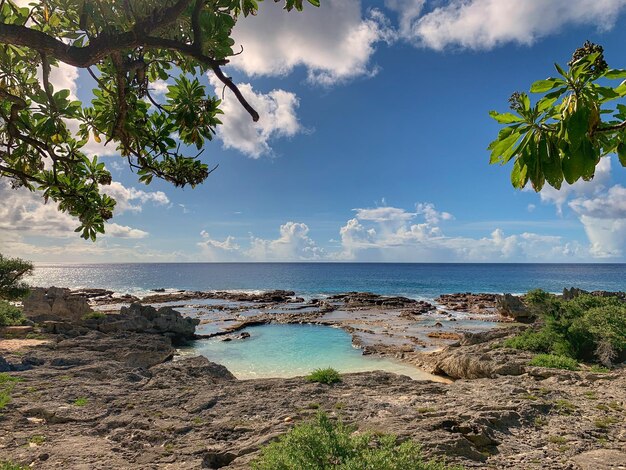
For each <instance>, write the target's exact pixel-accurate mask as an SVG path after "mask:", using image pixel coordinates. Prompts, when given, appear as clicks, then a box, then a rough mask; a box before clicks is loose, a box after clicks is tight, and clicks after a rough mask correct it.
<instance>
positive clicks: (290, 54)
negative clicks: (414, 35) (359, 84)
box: [231, 0, 392, 85]
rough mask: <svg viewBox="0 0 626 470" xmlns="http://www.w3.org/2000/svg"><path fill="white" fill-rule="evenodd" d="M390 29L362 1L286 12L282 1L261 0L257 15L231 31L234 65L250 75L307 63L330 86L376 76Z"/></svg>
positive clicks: (333, 1) (335, 0)
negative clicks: (374, 63)
mask: <svg viewBox="0 0 626 470" xmlns="http://www.w3.org/2000/svg"><path fill="white" fill-rule="evenodd" d="M391 36H392V33H391V30H390V28H389V26H388V24H387V20H386V19H385V18H384V16H383V15H382V13H380V11H377V10H372V11H370V12H369V13H368V16H367V17H366V18H364V17H363V14H362V9H361V2H360V0H327V1H325V2H324V3H323V5H322V6H321V7H320V8H314V7H312V6H310V5H307V6H306V12H304V13H302V14H298V13H297V12H290V13H288V12H286V11H285V10H283V9H282V8H281V5H280V4H276V3H274V2H263V3H261V4H260V5H259V13H258V15H257V16H256V17H249V18H242V19H240V20H239V21H238V22H237V25H236V26H235V29H234V31H233V37H234V39H235V41H236V46H235V49H238V48H239V46H240V45H241V46H243V53H242V54H240V55H238V56H235V57H233V59H232V62H231V63H232V65H233V66H234V67H236V68H238V69H240V70H243V71H244V72H245V73H247V74H248V75H250V76H256V75H285V74H287V73H289V72H291V71H292V70H293V69H294V68H295V67H297V66H304V67H306V70H307V73H308V80H309V81H310V82H311V83H316V84H322V85H330V84H333V83H336V82H340V81H344V80H347V79H351V78H353V77H357V76H361V75H369V74H372V73H373V72H374V71H375V69H372V68H371V67H369V61H370V58H371V56H372V54H373V53H374V49H375V44H376V43H377V42H379V41H389V40H390V39H391Z"/></svg>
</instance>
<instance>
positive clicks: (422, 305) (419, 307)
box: [400, 300, 437, 318]
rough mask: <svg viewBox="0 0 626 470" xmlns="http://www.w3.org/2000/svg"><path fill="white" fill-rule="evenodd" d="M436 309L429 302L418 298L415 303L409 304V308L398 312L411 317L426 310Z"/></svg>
mask: <svg viewBox="0 0 626 470" xmlns="http://www.w3.org/2000/svg"><path fill="white" fill-rule="evenodd" d="M435 310H437V307H435V306H434V305H433V304H431V303H429V302H425V301H423V300H419V301H417V302H416V303H415V305H413V306H411V308H408V309H405V310H402V311H401V312H400V316H403V317H407V318H411V317H413V316H415V315H423V314H425V313H428V312H433V311H435Z"/></svg>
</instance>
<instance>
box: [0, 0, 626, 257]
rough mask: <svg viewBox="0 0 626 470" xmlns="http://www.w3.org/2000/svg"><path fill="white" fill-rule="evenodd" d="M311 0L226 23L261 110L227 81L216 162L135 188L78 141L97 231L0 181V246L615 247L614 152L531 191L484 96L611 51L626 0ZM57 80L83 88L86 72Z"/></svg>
mask: <svg viewBox="0 0 626 470" xmlns="http://www.w3.org/2000/svg"><path fill="white" fill-rule="evenodd" d="M322 3H323V5H322V7H321V8H320V9H319V11H317V10H314V9H312V8H307V9H306V11H305V12H304V13H301V14H296V13H291V14H286V13H284V12H282V11H281V10H280V9H279V8H277V7H276V6H275V5H274V4H273V2H269V3H268V4H266V5H265V4H264V5H262V8H261V11H260V13H259V15H258V17H255V18H251V19H248V20H245V21H243V22H241V23H240V24H238V26H237V29H236V31H235V38H236V39H237V41H238V42H239V43H241V44H243V46H244V53H243V54H242V55H241V56H238V57H237V58H236V59H235V60H234V62H233V66H232V67H230V68H229V70H228V72H229V74H230V75H232V76H233V77H234V79H235V81H236V82H238V83H240V84H241V86H242V90H243V91H244V93H246V96H248V97H250V99H251V101H252V102H253V104H256V105H257V107H258V108H259V110H260V111H261V121H260V124H259V125H258V126H256V127H255V126H254V125H253V124H252V123H251V122H250V121H249V120H248V119H246V116H245V115H244V114H243V111H242V110H241V109H240V108H239V106H238V104H237V103H236V101H234V99H233V97H232V96H229V95H228V94H227V95H226V97H225V103H224V110H225V112H226V114H225V118H224V122H225V124H224V126H223V128H222V129H221V130H220V131H219V134H218V136H219V138H218V139H216V140H214V141H213V142H211V143H209V144H208V145H207V146H206V149H205V153H204V159H205V160H206V161H207V163H209V164H219V168H218V170H217V171H215V172H214V173H213V174H212V175H211V176H210V177H209V179H208V180H207V181H206V182H205V183H204V184H203V185H201V186H199V187H197V188H196V189H193V190H192V189H184V190H180V189H176V188H174V187H172V186H170V185H168V184H166V183H163V182H154V183H153V184H151V185H150V186H147V187H146V186H144V185H142V184H140V183H138V182H137V178H136V176H135V175H134V174H132V173H131V172H130V171H129V170H128V169H127V168H126V166H125V165H124V161H123V160H122V159H121V158H120V157H119V156H116V155H103V153H104V154H108V153H111V151H110V149H109V150H107V149H104V150H103V149H101V148H99V146H97V145H95V144H93V152H95V153H97V154H99V155H103V156H102V157H101V158H103V161H105V163H106V164H107V166H108V167H109V168H110V169H111V171H112V174H113V177H114V180H115V183H114V185H113V187H112V188H110V189H108V190H107V191H111V193H112V195H114V196H116V197H117V199H118V201H119V203H118V210H117V213H116V215H115V217H114V219H113V220H112V222H113V224H114V225H112V226H111V227H110V230H109V235H107V236H105V237H102V239H101V240H99V241H98V242H97V243H95V244H93V243H91V242H85V241H82V240H79V239H77V237H76V236H75V235H74V234H73V232H72V230H71V229H72V228H73V227H75V226H76V223H75V222H74V221H72V220H70V219H69V218H68V217H65V216H62V215H58V214H57V213H56V212H55V209H54V207H51V206H42V205H41V204H40V203H39V201H38V200H37V199H36V198H33V197H32V196H31V195H29V194H24V193H16V192H8V190H7V189H6V188H4V189H3V188H0V191H4V193H5V194H6V195H7V196H8V197H7V198H5V200H7V201H8V204H6V205H5V207H4V209H2V208H0V242H2V244H3V245H5V246H6V251H7V252H8V253H11V254H18V255H21V256H25V257H27V258H30V259H34V260H35V261H42V262H45V261H51V262H56V261H72V262H92V261H93V262H99V261H271V260H277V261H301V260H311V261H315V260H326V261H415V262H419V261H461V262H462V261H493V262H499V261H502V262H518V261H531V262H537V261H555V262H579V261H584V262H592V261H598V262H606V261H609V262H623V261H625V253H626V251H624V250H625V249H626V242H625V241H624V240H626V190H625V189H624V186H626V172H625V171H624V170H623V169H622V168H621V166H620V164H619V162H618V161H617V159H615V158H613V159H608V158H607V159H606V160H605V161H603V162H602V163H601V165H600V167H599V170H598V175H597V178H596V179H595V180H594V181H593V182H591V183H582V184H581V183H577V184H576V185H575V186H574V187H566V188H565V189H563V190H562V191H561V192H556V191H550V190H545V191H544V192H542V193H541V194H539V195H538V194H535V193H534V192H532V191H521V192H520V191H516V190H514V189H513V188H512V187H511V185H510V182H509V172H510V168H509V167H499V166H490V165H488V152H487V151H486V147H487V145H488V144H489V142H490V141H491V140H492V139H493V138H494V136H495V135H496V133H497V131H498V126H497V124H496V123H495V122H493V121H491V119H490V118H489V116H488V111H489V110H492V109H497V110H501V111H504V110H506V108H507V106H508V103H507V99H508V97H509V96H510V94H511V93H512V92H513V91H516V90H527V89H528V88H529V86H530V84H531V83H532V82H533V81H535V80H537V79H541V78H546V77H547V76H549V75H553V74H554V73H553V65H552V64H553V62H555V61H558V62H560V63H562V64H564V63H566V62H567V61H568V60H569V58H570V56H571V53H572V52H573V50H574V49H576V48H577V47H579V46H580V45H581V44H582V43H583V42H584V41H585V40H586V39H589V40H591V41H594V42H597V43H600V44H602V45H603V46H604V47H605V55H606V59H607V61H608V62H609V64H610V65H612V66H614V67H618V68H619V67H622V68H623V67H626V56H625V55H624V53H623V44H624V42H625V41H626V28H625V27H624V26H625V25H626V15H624V13H625V12H626V2H624V1H622V0H595V1H590V0H573V1H572V0H524V1H513V0H469V1H465V2H461V1H457V0H448V1H432V0H431V1H426V2H424V1H421V0H393V1H392V0H388V1H387V2H382V1H381V2H374V1H372V2H370V1H367V2H366V1H364V2H359V1H358V0H332V1H331V0H328V1H326V2H322ZM55 77H56V80H57V82H56V83H57V84H58V86H64V87H69V88H71V89H72V90H73V92H74V93H75V94H76V95H77V96H78V97H81V98H88V97H89V93H90V89H91V88H92V86H93V82H92V81H91V79H90V78H89V77H88V76H85V75H83V74H82V72H81V73H78V72H76V71H75V70H71V69H70V68H68V67H67V66H65V67H64V68H63V69H62V70H58V71H57V73H56V75H55ZM212 83H214V80H213V81H211V79H210V78H209V77H207V79H206V84H207V87H208V89H209V90H210V91H211V92H212V93H213V92H214V91H215V89H214V86H213V85H212ZM159 85H161V87H160V88H159V87H158V86H157V88H156V89H155V90H154V91H155V93H157V94H158V92H159V91H160V90H161V91H162V89H163V85H165V84H159ZM218 91H219V92H220V93H221V90H218ZM3 219H4V220H5V221H7V222H8V221H10V222H11V224H9V223H5V224H2V220H3ZM3 251H5V249H4V248H3Z"/></svg>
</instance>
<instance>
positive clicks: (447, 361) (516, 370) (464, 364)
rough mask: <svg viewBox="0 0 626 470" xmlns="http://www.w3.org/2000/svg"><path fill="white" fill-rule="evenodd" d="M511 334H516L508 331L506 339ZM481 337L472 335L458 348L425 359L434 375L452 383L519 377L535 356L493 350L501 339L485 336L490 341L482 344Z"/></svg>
mask: <svg viewBox="0 0 626 470" xmlns="http://www.w3.org/2000/svg"><path fill="white" fill-rule="evenodd" d="M512 331H517V330H510V329H509V330H508V331H507V332H506V333H507V335H510V334H511V333H512ZM481 336H482V335H473V336H471V337H469V338H465V339H463V340H461V341H460V342H459V343H458V345H452V346H448V347H447V348H445V349H444V350H442V351H440V352H437V353H433V354H431V355H429V356H427V357H426V359H427V361H426V362H427V363H429V364H430V366H431V368H432V372H433V373H435V374H440V375H447V376H448V377H451V378H453V379H480V378H493V377H497V376H499V375H520V374H523V373H524V372H525V371H526V364H527V363H528V361H529V360H530V358H531V357H532V354H530V353H527V352H525V351H516V350H511V349H506V348H494V347H492V346H493V342H492V340H493V339H495V338H499V337H501V336H499V335H496V334H494V335H489V334H488V333H485V334H484V336H485V337H487V338H489V340H487V341H481ZM503 336H505V335H503ZM476 341H478V342H476ZM460 346H462V347H460Z"/></svg>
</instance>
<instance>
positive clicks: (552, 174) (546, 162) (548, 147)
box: [539, 136, 563, 189]
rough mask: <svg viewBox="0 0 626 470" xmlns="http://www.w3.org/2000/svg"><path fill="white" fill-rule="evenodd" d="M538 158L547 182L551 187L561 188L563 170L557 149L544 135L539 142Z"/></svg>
mask: <svg viewBox="0 0 626 470" xmlns="http://www.w3.org/2000/svg"><path fill="white" fill-rule="evenodd" d="M539 159H540V160H541V166H542V168H543V173H544V175H545V177H546V181H547V182H548V184H549V185H550V186H552V187H553V188H556V189H561V183H562V182H563V170H562V168H561V157H560V155H559V149H558V148H557V146H556V145H554V143H553V142H552V141H551V140H550V139H548V138H546V137H545V136H544V137H542V138H541V140H540V142H539Z"/></svg>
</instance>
